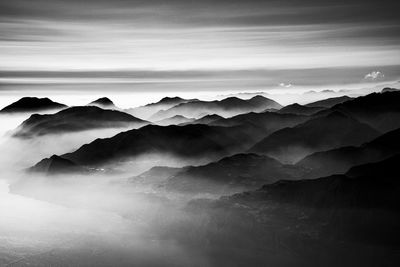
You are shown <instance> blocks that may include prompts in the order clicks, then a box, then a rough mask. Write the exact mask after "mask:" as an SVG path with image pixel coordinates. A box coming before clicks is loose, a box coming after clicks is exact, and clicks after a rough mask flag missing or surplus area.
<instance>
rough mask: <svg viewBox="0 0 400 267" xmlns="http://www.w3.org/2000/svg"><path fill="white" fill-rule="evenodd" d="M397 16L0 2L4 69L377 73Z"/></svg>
mask: <svg viewBox="0 0 400 267" xmlns="http://www.w3.org/2000/svg"><path fill="white" fill-rule="evenodd" d="M398 7H399V2H398V1H392V0H383V1H380V2H379V3H378V2H376V1H372V0H366V1H361V0H348V1H345V0H336V1H333V0H325V1H317V0H282V1H275V0H271V1H260V0H259V1H256V0H249V1H239V0H230V1H228V0H218V1H215V0H213V1H212V0H205V1H188V0H171V1H162V0H147V1H142V0H131V1H126V0H115V1H106V0H87V1H81V0H80V1H78V0H69V1H67V0H35V1H31V0H13V1H1V2H0V69H2V70H43V71H60V72H63V71H82V72H83V73H87V72H90V71H98V72H99V71H114V72H118V71H127V70H129V71H158V72H159V71H181V72H182V71H216V70H217V71H243V70H260V69H261V70H287V73H288V74H290V73H292V71H291V70H293V69H298V70H315V69H342V70H345V69H346V70H347V71H348V69H349V68H352V69H354V70H358V69H360V68H364V69H368V70H371V68H372V67H373V68H379V69H382V68H384V67H389V66H399V65H400V62H399V61H400V60H399V59H400V36H399V35H398V34H397V32H398V31H400V17H399V16H398V14H397V10H398ZM354 72H357V71H354ZM368 72H369V71H368ZM299 73H301V72H299ZM365 73H366V72H364V73H362V74H358V72H357V75H359V76H358V77H360V76H364V75H365ZM296 75H297V74H296ZM316 78H319V77H316ZM295 80H296V77H290V75H287V77H284V78H283V79H282V80H275V79H274V84H275V85H277V84H279V83H281V81H291V82H294V81H295ZM296 86H297V83H296Z"/></svg>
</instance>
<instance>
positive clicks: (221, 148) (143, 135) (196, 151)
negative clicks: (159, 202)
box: [62, 124, 254, 166]
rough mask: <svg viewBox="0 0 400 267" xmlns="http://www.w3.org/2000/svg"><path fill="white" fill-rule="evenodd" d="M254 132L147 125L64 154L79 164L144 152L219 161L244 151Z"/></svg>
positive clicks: (93, 163)
mask: <svg viewBox="0 0 400 267" xmlns="http://www.w3.org/2000/svg"><path fill="white" fill-rule="evenodd" d="M249 132H250V134H251V132H252V131H248V130H247V129H244V127H216V126H214V127H211V126H207V125H203V124H195V125H185V126H175V125H170V126H158V125H147V126H144V127H142V128H139V129H134V130H129V131H126V132H122V133H119V134H117V135H115V136H113V137H111V138H105V139H96V140H95V141H93V142H91V143H89V144H86V145H83V146H82V147H80V148H79V149H78V150H76V151H74V152H72V153H68V154H64V155H62V157H63V158H65V159H68V160H71V161H73V162H75V163H77V164H79V165H94V166H97V165H101V164H107V163H113V162H118V161H125V160H128V159H129V158H133V157H137V156H141V155H144V154H157V155H168V157H173V156H176V157H184V158H186V159H211V160H215V159H216V158H220V157H223V156H227V155H230V154H232V153H235V152H238V151H243V150H245V149H246V148H248V147H249V146H251V144H252V143H253V142H254V140H253V138H252V136H251V135H250V134H249Z"/></svg>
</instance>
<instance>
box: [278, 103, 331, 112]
mask: <svg viewBox="0 0 400 267" xmlns="http://www.w3.org/2000/svg"><path fill="white" fill-rule="evenodd" d="M324 109H325V108H323V107H316V106H315V107H309V106H303V105H299V104H297V103H294V104H291V105H288V106H285V107H283V108H281V109H280V110H278V111H277V112H278V113H282V114H298V115H311V114H313V113H317V112H318V111H321V110H324Z"/></svg>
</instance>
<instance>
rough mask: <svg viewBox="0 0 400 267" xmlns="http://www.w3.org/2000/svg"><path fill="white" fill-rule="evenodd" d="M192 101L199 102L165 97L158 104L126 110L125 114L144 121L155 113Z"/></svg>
mask: <svg viewBox="0 0 400 267" xmlns="http://www.w3.org/2000/svg"><path fill="white" fill-rule="evenodd" d="M191 101H198V100H197V99H183V98H180V97H164V98H163V99H161V100H160V101H158V102H155V103H150V104H147V105H145V106H140V107H137V108H130V109H127V110H125V112H127V113H129V114H131V115H133V116H136V117H138V118H143V119H149V118H150V117H151V116H152V115H153V114H154V113H156V112H158V111H160V110H165V109H169V108H172V107H173V106H176V105H179V104H182V103H188V102H191ZM169 117H173V116H169ZM166 118H167V117H165V118H160V119H158V120H161V119H166Z"/></svg>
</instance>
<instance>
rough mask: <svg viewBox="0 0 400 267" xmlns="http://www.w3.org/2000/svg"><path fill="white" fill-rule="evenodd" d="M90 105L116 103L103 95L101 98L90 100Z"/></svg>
mask: <svg viewBox="0 0 400 267" xmlns="http://www.w3.org/2000/svg"><path fill="white" fill-rule="evenodd" d="M89 105H96V106H97V105H99V106H103V107H107V106H108V107H110V106H115V105H114V103H113V102H112V101H111V100H110V99H109V98H108V97H101V98H99V99H96V100H95V101H92V102H90V103H89Z"/></svg>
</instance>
